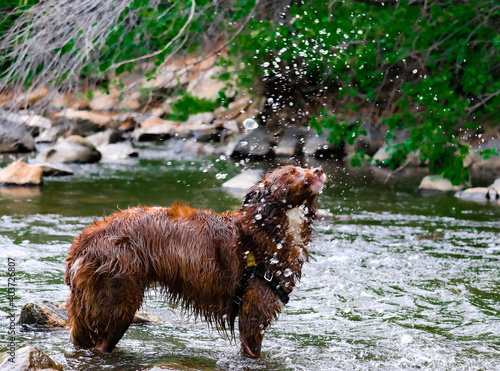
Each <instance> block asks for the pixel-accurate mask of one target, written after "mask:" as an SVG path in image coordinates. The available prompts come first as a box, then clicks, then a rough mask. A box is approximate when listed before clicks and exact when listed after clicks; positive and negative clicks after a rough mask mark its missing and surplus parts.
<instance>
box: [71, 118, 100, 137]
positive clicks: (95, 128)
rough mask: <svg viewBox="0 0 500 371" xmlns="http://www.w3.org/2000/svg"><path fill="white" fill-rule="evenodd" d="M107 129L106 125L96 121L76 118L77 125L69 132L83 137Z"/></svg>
mask: <svg viewBox="0 0 500 371" xmlns="http://www.w3.org/2000/svg"><path fill="white" fill-rule="evenodd" d="M105 129H106V126H105V125H101V124H98V123H95V122H93V121H90V120H87V119H76V122H75V125H74V126H73V128H72V129H71V131H70V132H69V133H70V135H79V136H81V137H88V136H89V135H92V134H95V133H98V132H100V131H103V130H105Z"/></svg>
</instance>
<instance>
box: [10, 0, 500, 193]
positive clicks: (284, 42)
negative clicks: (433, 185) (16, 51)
mask: <svg viewBox="0 0 500 371" xmlns="http://www.w3.org/2000/svg"><path fill="white" fill-rule="evenodd" d="M30 1H31V0H30ZM33 1H34V0H33ZM114 1H115V4H116V3H120V4H123V9H124V10H123V11H122V12H121V13H119V17H118V19H117V20H115V21H113V22H111V23H110V24H109V27H107V25H106V27H105V29H106V31H107V32H108V33H107V34H106V35H107V36H106V37H105V40H104V41H103V42H100V43H99V44H98V45H95V47H96V51H95V55H98V58H95V57H93V58H91V57H92V56H90V57H89V58H88V59H85V61H84V66H83V68H81V70H80V71H81V73H82V75H84V76H87V77H93V76H98V77H102V76H103V75H104V74H105V73H107V72H108V71H114V72H116V74H117V75H120V74H121V73H124V72H127V71H132V70H133V69H134V68H135V67H136V66H137V64H138V63H142V62H143V61H148V62H151V63H150V64H149V65H150V66H152V68H150V69H149V71H147V73H146V77H147V78H152V77H153V76H154V74H155V72H156V70H157V69H158V68H159V67H160V66H162V65H163V64H164V63H166V62H167V61H168V60H169V58H171V57H172V56H173V55H175V56H179V55H186V54H191V55H195V56H199V55H201V54H203V52H204V51H206V49H205V47H210V48H211V50H212V51H214V49H215V50H216V51H219V50H217V48H216V47H214V45H218V44H217V42H221V41H222V42H227V45H226V47H225V48H224V50H225V51H227V53H223V56H221V58H220V60H219V65H220V66H223V67H227V70H226V71H224V72H223V73H222V74H221V75H220V79H221V80H222V81H227V82H228V83H231V82H232V81H237V83H238V85H240V86H243V87H246V88H248V89H250V90H252V89H254V88H255V89H256V90H257V88H258V90H259V93H261V94H265V95H266V96H268V97H272V98H273V103H272V105H271V104H269V107H267V109H268V110H273V111H279V110H281V109H286V110H288V111H287V112H289V111H290V107H293V108H294V109H296V111H297V112H298V116H299V117H298V121H299V122H300V121H301V120H302V121H305V120H308V121H309V119H310V122H309V125H310V126H311V128H313V129H316V130H318V131H322V130H328V131H329V138H330V140H331V141H332V142H336V143H340V142H342V141H345V142H347V143H353V142H354V140H355V138H356V137H357V136H358V135H359V134H360V129H359V122H356V123H354V124H352V123H351V124H348V123H347V121H351V120H350V118H352V117H353V116H364V118H370V119H372V118H375V121H380V122H382V123H384V124H385V125H387V127H388V128H389V135H388V139H390V136H391V135H392V133H393V132H394V131H395V130H401V129H405V130H408V131H410V132H411V138H410V139H408V140H407V141H406V142H404V143H399V144H397V145H393V146H392V147H393V148H390V151H391V153H392V157H391V159H390V160H389V163H388V165H389V166H390V167H391V168H392V169H396V168H398V167H399V166H401V165H402V164H404V163H405V161H407V159H408V156H409V154H410V153H412V152H413V153H416V154H417V155H418V156H419V157H420V160H421V161H422V162H425V163H428V164H429V167H430V169H431V171H433V172H435V173H440V174H442V175H444V176H446V177H448V178H449V179H451V180H452V182H453V183H455V184H456V183H459V182H462V181H464V180H467V179H468V172H467V169H464V167H463V160H464V158H465V156H466V155H467V153H468V148H467V146H466V145H464V144H463V143H462V142H461V137H462V136H463V133H464V131H465V130H469V131H471V130H475V129H477V128H479V127H480V126H481V125H482V124H484V122H489V121H492V120H497V118H496V115H497V112H498V111H500V36H499V33H498V30H499V29H500V7H498V4H497V1H495V0H468V1H453V0H427V1H416V2H413V5H409V4H408V1H407V0H402V1H395V0H387V1H386V2H385V3H386V5H385V6H382V5H379V4H370V1H368V0H367V2H366V3H364V2H363V0H357V1H354V0H339V1H313V0H294V1H292V2H290V1H284V0H283V1H280V0H279V1H275V2H258V1H256V0H230V1H226V2H213V1H209V0H196V2H194V1H193V0H179V1H173V2H167V1H160V2H153V1H151V0H132V1H129V2H127V3H123V1H124V0H114ZM96 4H98V3H97V0H96ZM415 4H416V5H415ZM193 5H195V7H194V8H193ZM120 9H122V8H120ZM131 15H133V16H132V17H131ZM72 35H74V34H72ZM84 36H85V34H83V35H80V34H78V35H77V36H75V37H68V38H67V39H63V40H67V41H66V45H64V46H63V47H62V48H60V49H59V50H58V51H59V52H60V53H61V55H62V56H71V55H75V53H77V52H78V50H77V49H78V47H77V45H84V44H82V43H78V42H77V41H78V40H76V38H78V37H84ZM207 40H208V42H207ZM221 50H222V49H221ZM82 63H83V62H82ZM31 68H32V70H31V71H29V73H26V71H24V72H20V74H21V75H22V74H24V75H25V76H34V75H36V73H37V70H36V68H34V67H33V66H31ZM39 71H42V69H39ZM40 73H42V72H40ZM59 73H62V76H64V73H65V72H64V71H63V72H61V71H59ZM228 103H229V101H228V98H227V97H226V95H225V93H224V91H221V92H220V93H219V97H218V99H217V101H216V102H212V101H204V100H196V99H195V98H193V97H191V96H189V95H183V96H182V98H181V99H179V100H178V101H177V102H175V104H174V108H173V113H172V118H175V119H179V120H182V119H186V118H187V116H188V115H189V114H192V113H196V112H202V111H204V110H211V109H213V108H214V107H215V106H216V105H227V104H228ZM493 154H496V152H493V151H489V152H485V154H484V156H491V155H493ZM363 157H364V156H362V155H357V156H355V157H354V158H355V160H353V161H354V162H356V163H357V164H359V163H360V159H361V158H363Z"/></svg>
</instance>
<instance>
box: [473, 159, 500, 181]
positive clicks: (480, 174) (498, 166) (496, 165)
mask: <svg viewBox="0 0 500 371" xmlns="http://www.w3.org/2000/svg"><path fill="white" fill-rule="evenodd" d="M470 173H471V176H472V177H473V178H483V179H491V178H496V177H498V176H500V157H499V156H490V157H489V158H488V159H487V160H482V159H481V160H480V161H478V162H475V163H473V164H472V166H471V167H470Z"/></svg>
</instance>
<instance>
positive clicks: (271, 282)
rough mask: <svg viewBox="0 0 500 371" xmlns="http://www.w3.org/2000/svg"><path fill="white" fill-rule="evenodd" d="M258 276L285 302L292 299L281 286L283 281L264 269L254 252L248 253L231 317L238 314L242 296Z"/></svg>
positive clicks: (234, 297) (235, 294) (234, 298)
mask: <svg viewBox="0 0 500 371" xmlns="http://www.w3.org/2000/svg"><path fill="white" fill-rule="evenodd" d="M253 277H258V278H260V279H261V280H263V281H264V282H265V283H266V284H267V286H269V288H270V289H271V290H272V291H273V292H274V293H275V294H276V295H278V298H279V299H280V300H281V302H282V303H283V304H287V303H288V301H289V300H290V297H289V295H288V293H287V292H286V291H285V290H284V289H283V287H282V286H281V282H280V281H278V280H277V279H276V277H274V275H273V273H272V272H271V271H268V270H264V269H262V268H260V267H258V266H257V265H256V264H255V256H254V254H253V253H252V252H249V253H248V254H247V266H246V267H245V270H244V271H243V276H241V279H240V282H239V283H238V287H237V288H236V292H235V293H234V296H233V311H232V313H231V317H232V318H233V319H234V318H236V316H237V315H238V310H239V307H240V304H241V298H242V297H243V294H244V293H245V289H246V288H247V285H248V282H249V281H250V280H251V279H252V278H253Z"/></svg>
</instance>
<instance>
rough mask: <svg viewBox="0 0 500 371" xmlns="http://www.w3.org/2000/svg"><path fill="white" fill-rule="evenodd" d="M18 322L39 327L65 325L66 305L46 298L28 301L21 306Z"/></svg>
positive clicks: (66, 318) (66, 317)
mask: <svg viewBox="0 0 500 371" xmlns="http://www.w3.org/2000/svg"><path fill="white" fill-rule="evenodd" d="M19 324H20V325H28V326H31V327H39V328H54V327H66V326H67V324H68V313H67V312H66V305H65V304H64V303H52V302H50V301H47V300H43V301H41V302H37V301H35V302H29V303H27V304H25V305H23V307H22V308H21V315H20V317H19Z"/></svg>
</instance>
